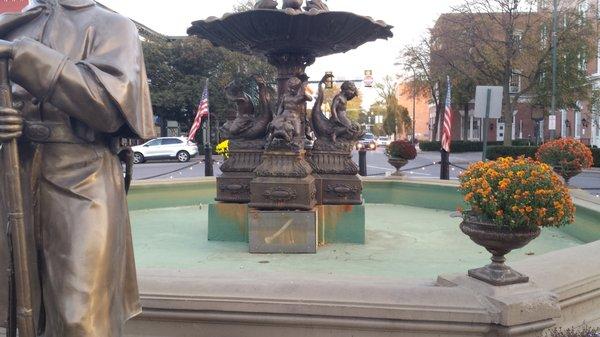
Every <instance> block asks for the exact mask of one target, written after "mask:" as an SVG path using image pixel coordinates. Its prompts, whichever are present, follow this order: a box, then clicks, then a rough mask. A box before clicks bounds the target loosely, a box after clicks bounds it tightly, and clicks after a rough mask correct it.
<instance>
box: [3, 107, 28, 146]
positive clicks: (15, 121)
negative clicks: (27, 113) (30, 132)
mask: <svg viewBox="0 0 600 337" xmlns="http://www.w3.org/2000/svg"><path fill="white" fill-rule="evenodd" d="M22 132H23V118H22V117H21V114H20V113H19V111H17V110H15V109H12V108H0V142H2V143H7V142H9V141H11V140H13V139H15V138H19V137H21V134H22Z"/></svg>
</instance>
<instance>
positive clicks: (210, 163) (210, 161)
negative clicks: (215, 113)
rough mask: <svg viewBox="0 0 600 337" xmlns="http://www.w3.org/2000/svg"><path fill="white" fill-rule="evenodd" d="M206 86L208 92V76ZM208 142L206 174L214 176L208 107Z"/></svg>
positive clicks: (205, 154)
mask: <svg viewBox="0 0 600 337" xmlns="http://www.w3.org/2000/svg"><path fill="white" fill-rule="evenodd" d="M205 88H206V90H207V92H208V78H207V79H206V84H205ZM206 123H207V124H206V142H204V176H205V177H212V176H214V170H213V159H212V145H211V144H210V108H209V109H208V118H207V119H206Z"/></svg>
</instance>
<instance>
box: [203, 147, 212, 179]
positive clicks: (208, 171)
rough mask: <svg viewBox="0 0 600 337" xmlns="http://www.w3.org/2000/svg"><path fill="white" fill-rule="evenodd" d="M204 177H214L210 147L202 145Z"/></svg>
mask: <svg viewBox="0 0 600 337" xmlns="http://www.w3.org/2000/svg"><path fill="white" fill-rule="evenodd" d="M204 176H206V177H212V176H214V171H213V159H212V146H210V144H204Z"/></svg>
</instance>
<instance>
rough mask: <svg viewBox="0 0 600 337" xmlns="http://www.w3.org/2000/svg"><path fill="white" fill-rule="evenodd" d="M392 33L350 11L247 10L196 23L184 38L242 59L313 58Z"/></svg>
mask: <svg viewBox="0 0 600 337" xmlns="http://www.w3.org/2000/svg"><path fill="white" fill-rule="evenodd" d="M392 28H393V27H392V26H389V25H387V24H385V23H384V22H382V21H375V20H373V19H371V18H369V17H366V16H360V15H356V14H353V13H349V12H323V11H310V12H293V11H291V12H290V11H280V10H250V11H245V12H241V13H231V14H225V15H224V16H223V17H222V18H216V17H211V18H208V19H207V20H201V21H195V22H193V23H192V26H191V27H190V28H189V29H188V34H189V35H198V36H200V37H202V38H204V39H207V40H209V41H211V42H212V43H213V44H214V45H215V46H217V47H225V48H227V49H229V50H234V51H238V52H242V53H246V54H262V55H279V54H297V55H306V56H310V57H313V58H316V57H321V56H327V55H331V54H337V53H345V52H347V51H349V50H352V49H355V48H357V47H359V46H361V45H362V44H364V43H366V42H369V41H375V40H377V39H387V38H390V37H392V35H393V34H392V32H391V29H392Z"/></svg>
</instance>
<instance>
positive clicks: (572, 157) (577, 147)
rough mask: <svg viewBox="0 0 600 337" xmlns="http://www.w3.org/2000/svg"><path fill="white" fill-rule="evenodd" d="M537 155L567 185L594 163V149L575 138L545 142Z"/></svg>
mask: <svg viewBox="0 0 600 337" xmlns="http://www.w3.org/2000/svg"><path fill="white" fill-rule="evenodd" d="M535 157H536V159H537V160H539V161H541V162H543V163H546V164H548V165H550V166H551V167H552V168H553V169H554V172H556V174H558V175H559V176H561V177H562V178H563V180H564V181H565V184H567V185H569V181H570V180H571V178H573V177H575V176H576V175H578V174H580V173H581V172H582V171H583V170H585V169H588V168H590V167H592V165H593V164H594V157H593V154H592V150H590V149H589V148H588V147H587V146H586V145H585V144H583V143H582V142H581V141H579V140H577V139H573V138H561V139H557V140H553V141H549V142H547V143H544V144H543V145H542V146H540V148H539V149H538V151H537V153H536V154H535Z"/></svg>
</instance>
